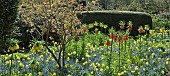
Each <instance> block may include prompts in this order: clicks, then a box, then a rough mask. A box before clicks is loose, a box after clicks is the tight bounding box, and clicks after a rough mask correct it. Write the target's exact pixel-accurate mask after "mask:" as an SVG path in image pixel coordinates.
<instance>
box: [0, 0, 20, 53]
mask: <svg viewBox="0 0 170 76" xmlns="http://www.w3.org/2000/svg"><path fill="white" fill-rule="evenodd" d="M18 3H19V0H0V52H2V50H4V49H5V48H6V46H7V45H6V40H7V39H8V38H10V37H9V35H10V33H11V32H12V31H11V30H12V28H13V27H12V24H13V23H14V21H15V18H16V16H17V8H18Z"/></svg>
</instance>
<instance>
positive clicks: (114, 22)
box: [77, 10, 152, 36]
mask: <svg viewBox="0 0 170 76" xmlns="http://www.w3.org/2000/svg"><path fill="white" fill-rule="evenodd" d="M77 17H78V18H79V19H80V21H81V22H82V23H83V24H90V23H94V22H95V21H96V22H103V23H104V24H107V25H108V27H114V28H115V29H116V30H119V21H121V20H122V21H125V22H128V21H132V22H133V29H132V31H131V35H133V36H136V35H137V34H138V31H137V29H138V27H139V26H141V25H142V26H143V25H149V26H150V27H151V28H152V18H151V16H150V15H149V14H147V13H144V12H132V11H113V10H106V11H88V12H82V13H79V14H78V15H77Z"/></svg>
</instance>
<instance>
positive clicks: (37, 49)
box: [31, 44, 43, 52]
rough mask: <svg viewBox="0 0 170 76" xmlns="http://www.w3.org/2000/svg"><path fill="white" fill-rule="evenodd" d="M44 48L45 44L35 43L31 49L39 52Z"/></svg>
mask: <svg viewBox="0 0 170 76" xmlns="http://www.w3.org/2000/svg"><path fill="white" fill-rule="evenodd" d="M42 48H43V45H41V44H40V45H38V44H34V45H33V47H32V49H31V50H36V51H38V52H39V51H40V50H41V49H42Z"/></svg>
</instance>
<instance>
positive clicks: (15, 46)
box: [8, 44, 19, 51]
mask: <svg viewBox="0 0 170 76" xmlns="http://www.w3.org/2000/svg"><path fill="white" fill-rule="evenodd" d="M8 49H9V50H11V51H15V50H18V49H19V45H18V44H15V45H14V46H9V48H8Z"/></svg>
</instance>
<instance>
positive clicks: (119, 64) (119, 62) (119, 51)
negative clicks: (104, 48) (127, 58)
mask: <svg viewBox="0 0 170 76" xmlns="http://www.w3.org/2000/svg"><path fill="white" fill-rule="evenodd" d="M120 51H121V49H120V42H119V70H118V71H119V72H120Z"/></svg>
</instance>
